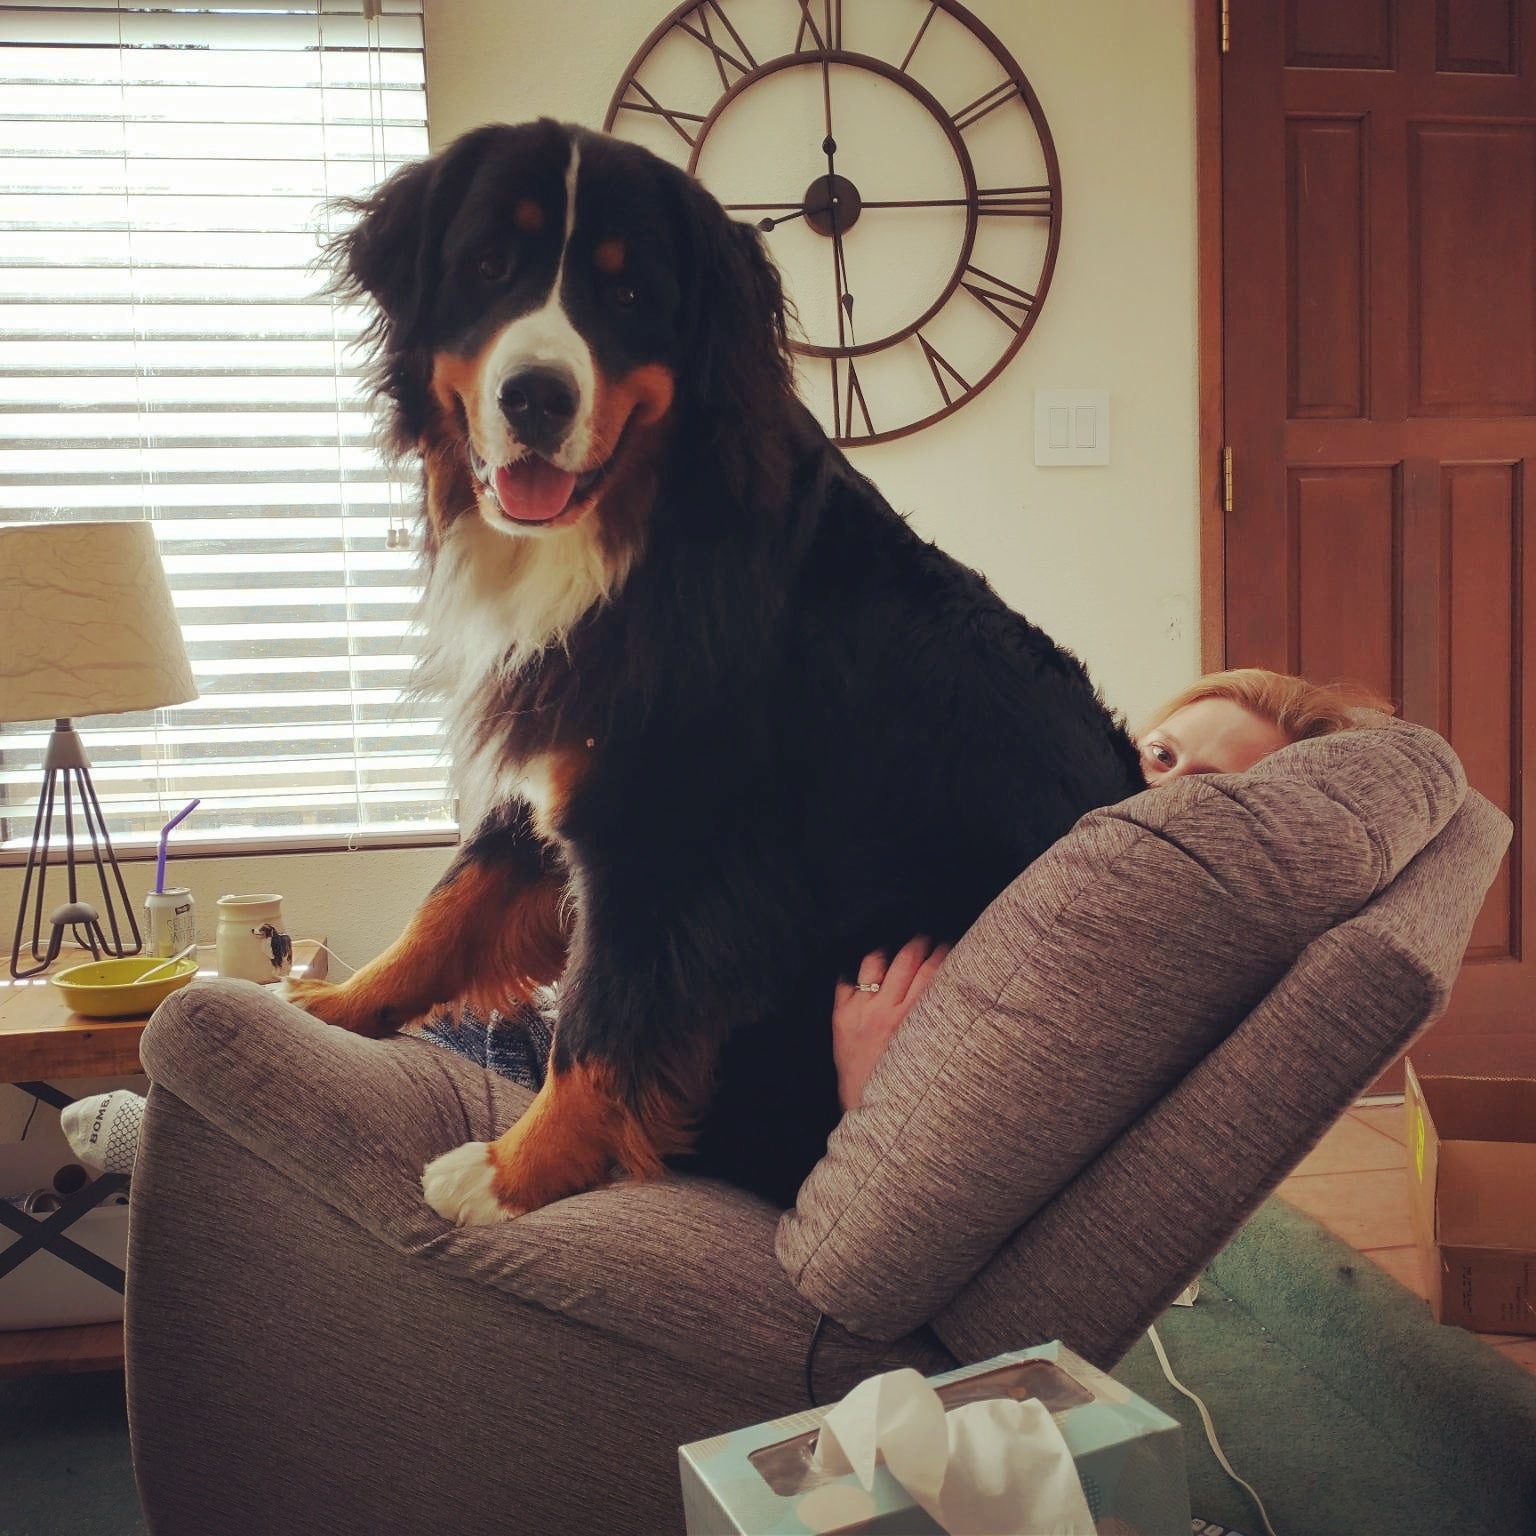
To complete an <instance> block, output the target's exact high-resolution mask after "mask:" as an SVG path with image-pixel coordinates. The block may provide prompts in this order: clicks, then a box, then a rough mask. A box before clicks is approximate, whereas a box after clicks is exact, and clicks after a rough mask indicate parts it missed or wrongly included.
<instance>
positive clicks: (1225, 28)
mask: <svg viewBox="0 0 1536 1536" xmlns="http://www.w3.org/2000/svg"><path fill="white" fill-rule="evenodd" d="M1221 51H1222V52H1223V53H1231V52H1232V0H1221Z"/></svg>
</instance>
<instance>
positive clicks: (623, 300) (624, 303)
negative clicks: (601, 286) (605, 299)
mask: <svg viewBox="0 0 1536 1536" xmlns="http://www.w3.org/2000/svg"><path fill="white" fill-rule="evenodd" d="M635 297H636V295H635V290H634V289H633V288H631V287H629V286H628V285H627V284H622V283H621V284H620V285H619V286H618V287H617V288H615V289H614V290H613V302H614V303H615V304H617V305H618V306H619V308H620V309H629V308H631V307H632V306H633V304H634V302H635Z"/></svg>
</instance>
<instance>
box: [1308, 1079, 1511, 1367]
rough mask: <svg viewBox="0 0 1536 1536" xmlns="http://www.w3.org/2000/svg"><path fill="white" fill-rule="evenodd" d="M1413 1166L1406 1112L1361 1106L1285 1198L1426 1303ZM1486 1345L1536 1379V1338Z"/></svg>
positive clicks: (1495, 1337)
mask: <svg viewBox="0 0 1536 1536" xmlns="http://www.w3.org/2000/svg"><path fill="white" fill-rule="evenodd" d="M1407 1160H1408V1153H1407V1146H1406V1141H1405V1131H1404V1125H1403V1106H1402V1104H1401V1103H1396V1104H1390V1103H1372V1104H1362V1105H1356V1106H1355V1108H1354V1109H1352V1110H1350V1112H1349V1113H1348V1114H1347V1115H1345V1117H1344V1118H1343V1119H1342V1120H1341V1121H1339V1123H1338V1124H1337V1125H1336V1126H1334V1128H1333V1129H1332V1130H1331V1131H1329V1133H1328V1134H1327V1135H1326V1136H1325V1137H1324V1138H1323V1140H1322V1142H1321V1143H1320V1144H1319V1145H1318V1147H1317V1148H1316V1149H1315V1150H1314V1151H1313V1152H1312V1154H1311V1155H1310V1156H1309V1157H1308V1158H1307V1159H1306V1161H1305V1162H1303V1163H1302V1164H1301V1165H1300V1166H1299V1167H1298V1168H1297V1169H1296V1171H1295V1173H1293V1174H1292V1175H1291V1176H1290V1178H1288V1179H1287V1180H1286V1181H1285V1183H1283V1184H1282V1185H1281V1186H1280V1191H1279V1192H1280V1195H1281V1197H1282V1198H1284V1199H1286V1200H1289V1201H1290V1203H1291V1204H1292V1205H1294V1206H1297V1207H1299V1208H1300V1209H1301V1210H1303V1211H1305V1212H1306V1213H1307V1215H1309V1216H1310V1217H1311V1218H1312V1219H1313V1220H1314V1221H1316V1222H1318V1223H1320V1224H1321V1225H1322V1226H1325V1227H1327V1228H1328V1230H1329V1231H1330V1232H1332V1233H1334V1235H1335V1236H1337V1237H1341V1238H1342V1239H1343V1240H1344V1241H1345V1242H1346V1243H1348V1244H1350V1246H1351V1247H1353V1248H1356V1249H1358V1250H1359V1252H1361V1253H1363V1254H1364V1255H1365V1256H1366V1257H1367V1258H1368V1259H1371V1260H1372V1261H1373V1262H1375V1263H1376V1264H1379V1265H1380V1266H1381V1267H1382V1268H1383V1269H1384V1270H1386V1272H1387V1273H1388V1274H1389V1275H1391V1276H1392V1277H1393V1279H1395V1280H1397V1281H1399V1282H1400V1283H1401V1284H1403V1285H1405V1286H1407V1287H1408V1289H1409V1290H1410V1291H1412V1292H1413V1293H1414V1294H1415V1295H1417V1296H1420V1297H1423V1296H1424V1295H1425V1294H1426V1292H1425V1288H1424V1280H1423V1277H1422V1275H1421V1274H1420V1272H1419V1252H1418V1249H1417V1248H1416V1247H1415V1246H1414V1243H1413V1230H1412V1228H1411V1226H1410V1225H1409V1218H1408V1178H1407V1172H1406V1169H1407ZM1426 1305H1427V1303H1426ZM1480 1337H1482V1338H1483V1339H1485V1340H1486V1341H1487V1342H1488V1343H1489V1344H1491V1345H1493V1347H1494V1348H1495V1349H1497V1350H1498V1351H1499V1352H1500V1353H1501V1354H1504V1355H1506V1356H1508V1357H1509V1359H1511V1360H1513V1361H1514V1362H1515V1363H1516V1364H1517V1365H1520V1366H1523V1367H1524V1368H1525V1369H1526V1370H1527V1371H1529V1372H1531V1374H1532V1375H1536V1338H1525V1337H1521V1336H1517V1335H1514V1334H1500V1333H1485V1334H1482V1335H1480Z"/></svg>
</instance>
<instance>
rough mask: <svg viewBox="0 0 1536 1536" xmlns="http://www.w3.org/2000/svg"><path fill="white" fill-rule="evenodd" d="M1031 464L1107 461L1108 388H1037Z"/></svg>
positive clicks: (1099, 462) (1078, 464) (1098, 462)
mask: <svg viewBox="0 0 1536 1536" xmlns="http://www.w3.org/2000/svg"><path fill="white" fill-rule="evenodd" d="M1035 463H1036V464H1041V465H1075V466H1080V465H1089V464H1108V463H1109V391H1108V390H1104V389H1037V390H1036V391H1035Z"/></svg>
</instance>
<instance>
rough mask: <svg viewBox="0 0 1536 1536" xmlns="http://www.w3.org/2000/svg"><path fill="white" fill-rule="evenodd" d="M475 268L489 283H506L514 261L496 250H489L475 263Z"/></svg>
mask: <svg viewBox="0 0 1536 1536" xmlns="http://www.w3.org/2000/svg"><path fill="white" fill-rule="evenodd" d="M475 270H476V271H477V272H478V273H479V274H480V276H481V277H483V278H484V279H485V281H486V282H488V283H504V282H505V281H506V280H507V278H508V276H509V275H510V274H511V271H512V263H511V262H510V261H509V260H508V259H507V258H506V257H505V256H500V255H497V254H496V253H494V252H487V253H486V254H485V255H484V256H482V257H481V258H480V260H479V261H478V262H477V263H476V264H475Z"/></svg>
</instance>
